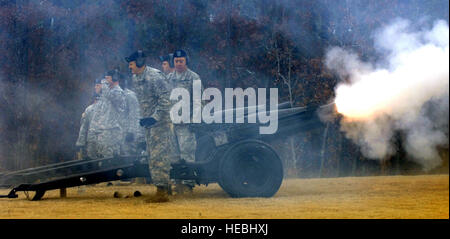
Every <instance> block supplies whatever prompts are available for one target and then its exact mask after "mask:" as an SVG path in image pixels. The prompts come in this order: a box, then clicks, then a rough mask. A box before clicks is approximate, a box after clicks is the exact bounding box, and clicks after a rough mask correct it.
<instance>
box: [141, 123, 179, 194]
mask: <svg viewBox="0 0 450 239" xmlns="http://www.w3.org/2000/svg"><path fill="white" fill-rule="evenodd" d="M145 137H146V141H147V154H148V156H149V169H150V174H151V177H152V182H153V184H154V185H156V186H169V185H170V169H171V165H170V164H171V163H173V162H176V161H177V160H178V157H177V154H178V153H177V146H176V142H175V135H174V132H173V125H172V124H171V123H164V122H158V123H157V124H156V125H154V126H153V127H151V128H149V129H148V128H146V129H145Z"/></svg>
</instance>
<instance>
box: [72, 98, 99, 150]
mask: <svg viewBox="0 0 450 239" xmlns="http://www.w3.org/2000/svg"><path fill="white" fill-rule="evenodd" d="M97 103H98V102H96V103H94V104H91V105H89V106H88V107H87V108H86V109H85V110H84V112H83V114H82V115H81V124H80V132H79V133H78V139H77V142H76V143H75V145H76V146H78V147H84V150H87V148H88V147H92V142H90V141H88V140H87V138H88V137H87V135H88V130H89V125H90V123H91V119H92V115H93V113H94V111H95V108H96V106H97Z"/></svg>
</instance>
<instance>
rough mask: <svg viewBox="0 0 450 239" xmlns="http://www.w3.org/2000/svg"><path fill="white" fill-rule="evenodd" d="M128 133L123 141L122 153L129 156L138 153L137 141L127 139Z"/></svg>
mask: <svg viewBox="0 0 450 239" xmlns="http://www.w3.org/2000/svg"><path fill="white" fill-rule="evenodd" d="M125 136H126V134H124V135H123V142H122V145H121V155H125V156H129V155H138V154H139V153H138V149H137V142H136V139H134V140H133V141H131V142H127V141H126V139H125Z"/></svg>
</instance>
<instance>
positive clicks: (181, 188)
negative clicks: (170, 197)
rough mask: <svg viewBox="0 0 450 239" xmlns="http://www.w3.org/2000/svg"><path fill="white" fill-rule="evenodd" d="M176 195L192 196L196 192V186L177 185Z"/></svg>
mask: <svg viewBox="0 0 450 239" xmlns="http://www.w3.org/2000/svg"><path fill="white" fill-rule="evenodd" d="M174 191H175V193H176V194H177V195H178V194H179V195H181V194H192V192H193V191H194V186H193V185H190V184H184V183H177V184H176V185H175V188H174Z"/></svg>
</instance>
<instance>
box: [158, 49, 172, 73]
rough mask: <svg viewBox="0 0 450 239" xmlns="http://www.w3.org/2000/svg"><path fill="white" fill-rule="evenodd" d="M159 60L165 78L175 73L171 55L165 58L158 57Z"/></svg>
mask: <svg viewBox="0 0 450 239" xmlns="http://www.w3.org/2000/svg"><path fill="white" fill-rule="evenodd" d="M159 60H160V61H161V68H162V71H163V72H164V74H166V76H167V75H169V74H170V73H172V72H174V71H175V69H174V65H173V54H172V53H170V54H168V55H165V56H160V57H159Z"/></svg>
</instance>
